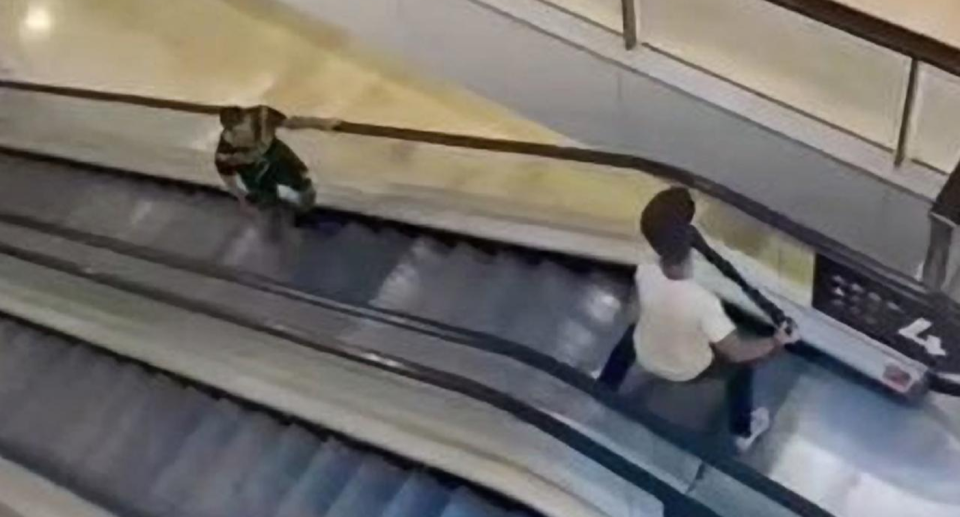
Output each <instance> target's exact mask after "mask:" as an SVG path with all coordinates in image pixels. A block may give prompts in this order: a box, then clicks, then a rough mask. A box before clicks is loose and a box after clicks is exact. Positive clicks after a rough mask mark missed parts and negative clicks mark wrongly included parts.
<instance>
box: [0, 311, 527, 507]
mask: <svg viewBox="0 0 960 517" xmlns="http://www.w3.org/2000/svg"><path fill="white" fill-rule="evenodd" d="M0 414H3V415H4V417H3V419H2V420H0V453H2V456H4V457H6V458H9V459H13V460H14V461H16V462H18V463H21V464H22V465H24V466H26V467H27V468H29V469H31V470H34V471H36V472H38V473H41V474H43V475H45V476H46V477H48V478H50V479H53V480H56V481H57V482H59V483H61V484H62V485H64V486H66V487H68V488H70V489H71V490H73V491H75V492H77V493H78V494H80V495H83V496H84V497H86V498H88V499H89V500H92V501H96V502H98V503H99V504H101V505H102V506H104V507H105V508H107V509H109V510H111V511H113V512H114V513H115V514H117V515H130V516H143V517H146V516H162V515H183V516H198V517H199V516H205V517H214V516H230V517H239V516H251V517H252V516H258V517H261V516H277V517H306V516H318V517H319V516H330V517H380V516H383V517H507V516H510V517H522V516H524V515H532V513H530V512H528V511H527V510H524V509H522V508H520V507H519V506H517V505H516V504H514V503H511V502H509V501H506V500H504V499H502V498H499V497H495V496H492V495H491V494H489V493H487V492H486V491H484V490H482V489H478V488H476V487H472V486H470V485H469V484H467V483H465V482H463V481H461V480H458V479H456V478H453V477H451V476H448V475H444V474H441V473H439V472H436V471H432V470H429V469H427V468H425V467H422V466H418V465H415V464H411V463H410V462H409V461H407V460H403V459H400V458H396V457H392V456H388V455H385V454H384V453H382V452H380V451H377V450H373V449H371V448H370V447H367V446H362V445H357V444H354V443H351V442H350V441H348V440H346V439H344V438H342V437H339V436H336V435H333V434H331V433H329V432H327V431H325V430H323V429H318V428H316V427H315V426H312V425H309V424H304V423H303V422H299V421H296V420H292V419H291V418H290V417H288V416H286V415H280V414H276V413H273V412H270V411H267V410H265V409H263V408H261V407H257V406H252V405H250V404H248V403H246V402H244V401H241V400H238V399H236V398H233V397H231V396H229V395H226V394H223V393H218V392H216V391H212V390H209V389H207V388H205V387H201V386H198V385H196V384H193V383H190V382H189V381H185V380H183V379H179V378H176V377H172V376H170V375H167V374H165V373H163V372H160V371H157V370H154V369H152V368H151V367H148V366H145V365H142V364H136V363H132V362H130V361H128V360H126V359H123V358H120V357H116V356H113V355H109V354H106V353H103V352H101V351H98V350H97V349H95V348H93V347H91V346H89V345H87V344H84V343H81V342H78V341H76V340H73V339H70V338H66V337H63V336H61V335H56V334H51V333H48V332H46V331H45V330H42V329H39V328H36V327H33V326H28V325H25V324H24V323H21V322H19V321H17V320H12V319H6V318H4V319H2V320H0Z"/></svg>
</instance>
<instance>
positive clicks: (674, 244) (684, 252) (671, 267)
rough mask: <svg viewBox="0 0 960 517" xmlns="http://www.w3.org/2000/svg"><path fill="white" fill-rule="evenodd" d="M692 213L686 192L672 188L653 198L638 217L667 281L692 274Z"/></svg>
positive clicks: (687, 192)
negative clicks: (668, 278)
mask: <svg viewBox="0 0 960 517" xmlns="http://www.w3.org/2000/svg"><path fill="white" fill-rule="evenodd" d="M695 213H696V204H694V202H693V198H692V197H691V196H690V191H688V190H687V189H685V188H682V187H672V188H669V189H667V190H664V191H662V192H659V193H658V194H657V195H656V196H654V197H653V199H652V200H650V203H648V204H647V206H646V207H645V208H644V209H643V213H642V214H641V216H640V231H641V232H642V233H643V236H644V237H645V238H646V239H647V242H649V243H650V247H651V248H653V251H655V252H656V253H657V255H658V256H659V257H660V264H661V267H662V268H663V271H664V273H665V274H667V276H669V277H671V278H686V277H688V276H690V274H691V272H692V270H691V265H692V263H691V260H690V259H691V255H692V253H691V252H692V250H693V240H694V235H693V231H694V229H693V226H692V223H693V216H694V214H695Z"/></svg>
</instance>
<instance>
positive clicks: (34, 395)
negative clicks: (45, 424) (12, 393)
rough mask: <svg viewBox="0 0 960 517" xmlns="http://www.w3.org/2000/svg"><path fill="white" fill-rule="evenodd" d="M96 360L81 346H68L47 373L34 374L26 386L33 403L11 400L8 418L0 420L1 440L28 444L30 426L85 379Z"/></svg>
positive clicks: (16, 444) (15, 445)
mask: <svg viewBox="0 0 960 517" xmlns="http://www.w3.org/2000/svg"><path fill="white" fill-rule="evenodd" d="M93 360H94V355H93V353H91V352H90V351H89V350H86V349H84V348H82V347H69V348H68V349H67V351H66V353H65V354H64V355H63V356H62V357H61V358H60V359H58V360H57V361H56V363H55V364H54V365H53V366H52V367H51V368H50V369H49V370H48V371H47V372H45V373H44V375H43V376H41V377H40V378H35V379H34V382H32V383H31V386H30V387H29V388H28V389H27V390H26V394H25V397H24V398H27V399H29V400H31V403H30V404H11V405H9V406H7V408H6V409H5V410H4V413H3V414H4V416H5V418H4V419H3V421H0V441H2V442H3V443H4V444H5V445H7V446H12V447H13V448H15V449H21V448H22V447H24V446H26V445H27V443H24V440H22V439H21V438H23V435H24V434H26V435H27V436H26V438H29V434H30V430H31V429H32V427H33V426H34V425H36V424H37V423H39V422H41V421H42V420H43V418H44V416H46V415H47V414H48V408H49V407H50V406H51V405H53V404H55V403H56V401H57V400H58V399H59V398H60V397H62V396H64V394H65V393H66V392H67V391H68V390H69V389H71V388H73V386H74V385H75V384H77V383H78V382H79V381H80V379H82V378H83V377H84V376H85V374H86V372H87V370H88V369H89V367H90V365H91V364H92V362H93Z"/></svg>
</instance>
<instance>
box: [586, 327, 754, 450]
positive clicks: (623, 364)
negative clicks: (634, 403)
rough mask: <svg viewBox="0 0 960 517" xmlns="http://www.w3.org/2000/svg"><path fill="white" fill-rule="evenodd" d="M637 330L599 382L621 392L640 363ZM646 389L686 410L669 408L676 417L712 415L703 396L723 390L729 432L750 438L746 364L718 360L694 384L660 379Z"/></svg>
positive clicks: (750, 386) (750, 385) (749, 379)
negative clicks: (623, 385)
mask: <svg viewBox="0 0 960 517" xmlns="http://www.w3.org/2000/svg"><path fill="white" fill-rule="evenodd" d="M634 328H635V326H630V328H628V329H627V332H626V333H624V335H623V337H622V338H621V339H620V342H619V343H617V346H616V348H614V349H613V353H612V354H610V359H608V360H607V364H606V365H605V366H604V368H603V371H602V372H601V373H600V378H599V379H598V381H599V382H600V383H601V384H603V385H605V386H607V387H609V388H611V389H613V390H618V389H619V388H620V385H621V384H623V381H624V379H626V377H627V373H628V372H629V371H630V368H631V367H633V365H634V364H636V362H637V352H636V349H635V348H634V343H633V332H634ZM644 389H648V390H649V396H650V397H649V398H656V397H663V398H665V399H669V400H670V401H671V402H668V405H670V406H677V405H681V404H682V405H683V406H685V407H682V408H679V407H671V408H668V409H669V410H670V412H673V413H677V412H683V413H689V412H702V411H710V410H711V408H705V407H703V400H704V399H706V398H709V397H704V392H705V391H708V392H709V391H716V390H717V389H722V390H724V393H723V397H721V398H723V399H725V402H726V404H725V405H726V411H727V422H728V425H729V427H730V432H731V433H733V434H734V435H737V436H748V435H749V434H750V420H751V413H752V412H753V369H752V368H751V367H750V366H749V365H747V364H735V363H731V362H729V361H727V360H725V359H723V358H722V357H719V356H718V357H717V358H715V359H714V361H713V364H711V365H710V367H709V368H707V370H706V371H704V372H703V373H701V374H700V375H699V376H697V378H695V379H693V380H691V381H687V382H672V381H667V380H664V379H658V380H654V381H652V382H648V383H647V384H646V386H645V388H644ZM651 402H655V401H651Z"/></svg>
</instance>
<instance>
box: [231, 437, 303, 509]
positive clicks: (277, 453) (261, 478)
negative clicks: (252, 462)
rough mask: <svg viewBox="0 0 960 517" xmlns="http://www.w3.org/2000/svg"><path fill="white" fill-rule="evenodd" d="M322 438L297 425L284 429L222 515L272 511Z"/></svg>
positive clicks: (301, 473) (293, 482) (291, 486)
mask: <svg viewBox="0 0 960 517" xmlns="http://www.w3.org/2000/svg"><path fill="white" fill-rule="evenodd" d="M320 445H321V442H320V440H319V439H317V438H316V437H315V436H313V435H312V434H310V433H309V432H307V431H305V430H303V429H302V428H300V427H297V426H289V427H287V428H286V429H284V430H283V434H282V435H281V436H280V439H279V440H278V441H277V443H276V444H275V445H274V447H273V449H272V450H271V451H270V452H269V453H268V454H267V455H265V457H264V458H263V460H262V461H261V462H260V464H259V465H258V466H257V467H256V468H255V469H254V470H253V471H252V472H251V473H250V475H249V476H248V477H247V479H246V481H245V482H244V484H243V486H242V487H241V488H240V490H239V491H238V492H237V496H236V498H235V500H234V504H233V507H232V508H231V509H230V510H228V511H227V512H226V513H225V514H224V515H228V516H231V517H262V516H269V515H274V513H276V511H277V508H278V506H279V505H280V501H281V500H282V499H283V497H284V495H286V494H287V492H288V491H290V490H291V489H292V488H293V486H294V485H295V484H296V482H297V480H298V479H300V477H301V476H303V475H304V471H305V470H306V469H307V467H308V466H309V464H310V458H311V457H312V456H313V455H314V454H316V452H317V450H318V449H319V448H320Z"/></svg>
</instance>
